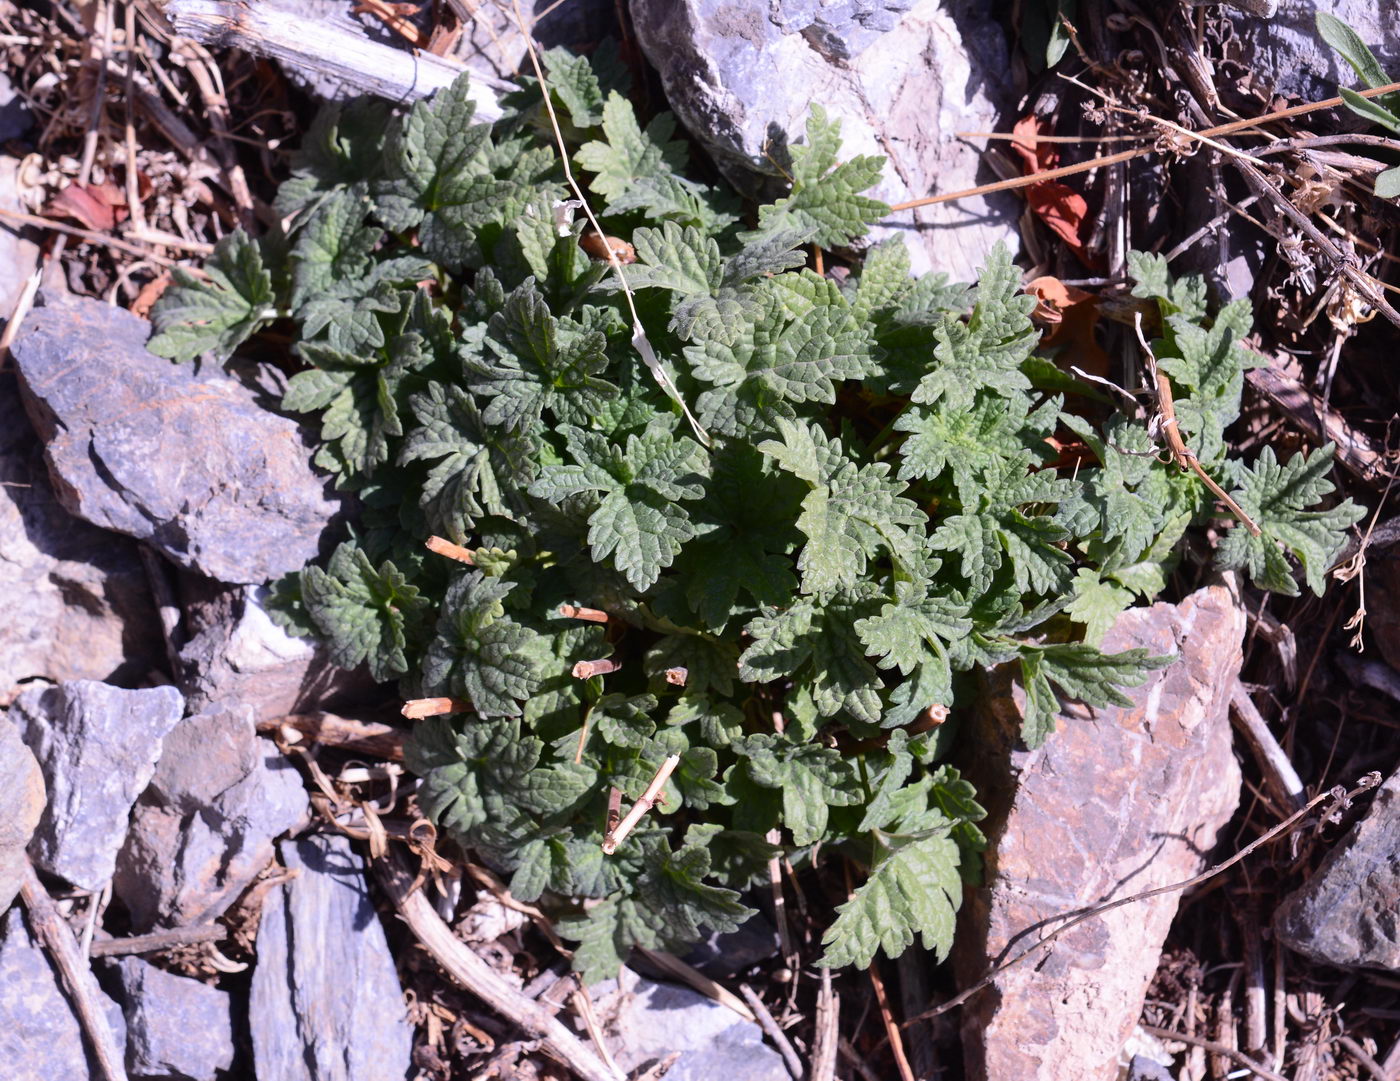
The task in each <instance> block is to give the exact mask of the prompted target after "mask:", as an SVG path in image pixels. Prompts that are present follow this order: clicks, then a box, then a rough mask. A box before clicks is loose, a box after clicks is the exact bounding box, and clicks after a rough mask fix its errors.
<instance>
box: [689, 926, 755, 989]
mask: <svg viewBox="0 0 1400 1081" xmlns="http://www.w3.org/2000/svg"><path fill="white" fill-rule="evenodd" d="M777 953H778V929H777V928H776V927H774V926H773V924H772V922H771V921H770V920H769V919H768V917H767V916H765V915H764V914H763V913H762V912H755V913H754V914H753V915H752V916H750V917H749V918H748V919H747V920H745V921H744V923H743V924H742V925H741V926H740V927H739V929H738V930H737V931H723V932H720V931H712V932H710V935H709V937H707V938H706V939H705V940H704V941H702V942H697V943H696V944H695V946H694V947H693V948H692V949H691V951H690V952H689V953H688V954H686V955H685V958H684V960H685V962H686V964H689V965H693V966H694V967H695V968H698V969H699V970H700V971H701V972H703V973H705V975H706V976H709V977H710V978H711V979H715V980H727V979H729V978H731V977H733V976H737V975H738V974H739V973H740V972H743V971H744V969H746V968H748V967H750V966H751V965H756V964H758V963H759V962H760V961H766V960H768V958H770V957H775V956H777Z"/></svg>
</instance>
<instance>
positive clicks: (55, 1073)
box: [0, 905, 126, 1081]
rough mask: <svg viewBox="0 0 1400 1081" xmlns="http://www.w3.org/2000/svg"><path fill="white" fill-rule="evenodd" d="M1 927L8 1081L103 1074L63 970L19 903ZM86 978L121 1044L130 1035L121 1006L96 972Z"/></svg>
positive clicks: (1, 1033) (2, 1055)
mask: <svg viewBox="0 0 1400 1081" xmlns="http://www.w3.org/2000/svg"><path fill="white" fill-rule="evenodd" d="M0 928H3V936H4V937H3V938H0V1062H3V1063H4V1064H5V1065H4V1073H5V1078H6V1081H59V1079H60V1078H63V1079H67V1078H74V1079H78V1078H88V1077H100V1076H101V1074H100V1073H99V1072H98V1070H97V1065H96V1063H95V1062H94V1061H93V1060H92V1059H91V1058H90V1057H89V1055H88V1052H87V1041H86V1040H85V1039H84V1037H83V1034H82V1029H81V1028H80V1027H79V1025H78V1018H77V1015H76V1014H74V1013H73V1007H72V1005H71V1004H70V1002H69V999H68V996H67V995H65V994H64V992H63V990H62V988H61V986H60V985H59V978H58V973H57V972H56V971H55V969H54V968H53V965H52V964H50V962H49V959H48V956H47V955H46V954H45V953H44V950H43V949H42V948H41V947H40V946H39V945H38V943H36V942H35V941H34V940H33V939H32V938H31V937H30V934H29V928H28V926H27V925H26V923H25V918H24V916H23V915H22V914H21V912H20V908H19V906H18V905H16V906H15V907H14V908H12V909H10V912H9V915H7V916H4V917H0ZM84 978H85V979H87V980H88V981H90V984H91V986H90V987H89V988H88V991H89V992H90V994H91V996H92V1001H94V1002H96V1003H98V1004H99V1006H100V1008H101V1009H102V1010H103V1011H104V1012H105V1013H106V1014H107V1019H108V1022H109V1023H110V1024H111V1026H112V1031H113V1032H114V1033H115V1034H116V1037H117V1042H118V1045H120V1044H121V1043H123V1042H124V1041H125V1038H126V1037H125V1030H126V1023H125V1021H123V1019H122V1011H121V1007H119V1006H118V1005H117V1004H116V1003H115V1002H113V1001H112V1000H111V999H109V998H108V997H107V996H106V995H104V994H103V993H102V991H101V989H99V988H98V986H97V981H96V980H95V979H93V978H92V976H90V975H88V974H86V973H85V974H84Z"/></svg>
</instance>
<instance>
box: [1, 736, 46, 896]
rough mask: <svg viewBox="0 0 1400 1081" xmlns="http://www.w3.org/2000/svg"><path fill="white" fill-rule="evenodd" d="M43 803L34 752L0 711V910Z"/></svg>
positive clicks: (14, 884) (19, 875) (19, 873)
mask: <svg viewBox="0 0 1400 1081" xmlns="http://www.w3.org/2000/svg"><path fill="white" fill-rule="evenodd" d="M46 802H47V790H46V789H45V787H44V775H43V773H42V772H41V771H40V769H39V763H38V762H36V761H35V760H34V752H32V751H31V750H30V749H29V748H28V747H26V746H25V745H24V740H22V739H20V736H19V729H18V728H16V727H15V726H14V724H13V722H11V721H10V720H9V719H8V718H7V717H6V716H5V715H4V714H3V713H0V912H4V911H5V909H7V908H9V907H10V902H11V901H13V900H14V899H15V895H16V894H17V893H19V887H20V883H22V882H23V881H24V869H25V866H26V865H27V864H28V862H29V857H28V856H27V855H26V854H25V848H26V847H27V846H28V844H29V838H30V837H32V836H34V828H35V827H36V826H37V825H38V824H39V819H40V818H42V817H43V814H44V805H45V803H46Z"/></svg>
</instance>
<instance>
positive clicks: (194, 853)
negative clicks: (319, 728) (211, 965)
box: [112, 706, 307, 934]
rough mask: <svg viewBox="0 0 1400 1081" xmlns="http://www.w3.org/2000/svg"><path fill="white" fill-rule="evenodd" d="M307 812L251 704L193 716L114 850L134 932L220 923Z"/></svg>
mask: <svg viewBox="0 0 1400 1081" xmlns="http://www.w3.org/2000/svg"><path fill="white" fill-rule="evenodd" d="M306 813H307V801H306V789H305V787H304V786H303V785H302V780H301V775H300V774H299V773H298V772H297V771H296V767H294V766H293V765H292V764H291V763H290V762H288V761H287V759H286V758H285V757H284V756H283V755H282V754H281V753H280V752H279V751H278V750H277V747H276V745H275V744H274V743H273V742H272V741H271V740H267V739H262V738H260V737H257V736H255V735H254V732H253V717H252V710H251V708H250V707H248V706H239V707H228V708H227V709H222V710H215V711H213V712H210V713H205V714H200V715H198V716H195V717H189V718H186V719H185V720H184V721H183V722H181V724H180V725H179V727H177V728H176V729H175V731H174V732H172V733H171V734H170V735H169V736H168V737H167V738H166V749H165V752H164V753H163V754H162V755H161V759H160V763H159V765H158V766H157V767H156V772H155V776H154V777H153V778H152V779H151V784H150V787H149V788H147V789H146V791H145V792H144V793H143V794H142V796H141V799H140V801H139V802H138V803H137V805H136V810H135V813H134V814H133V815H132V816H131V828H130V830H129V831H128V833H127V836H126V843H125V844H124V845H123V846H122V850H121V852H120V853H119V854H118V856H117V868H116V874H115V876H114V878H113V880H112V888H113V891H114V892H115V894H116V895H117V897H119V898H120V899H121V901H122V902H123V904H125V905H126V909H127V912H128V914H129V915H130V917H131V924H132V928H133V929H134V930H135V931H136V932H137V933H138V934H139V933H143V932H145V931H149V930H152V929H153V928H157V927H182V926H185V925H188V924H193V923H208V922H209V921H210V920H213V919H216V918H217V917H218V916H220V915H222V914H223V913H224V911H225V910H226V909H227V908H228V906H229V905H230V904H232V903H233V902H234V901H235V900H236V899H237V898H238V896H239V894H241V893H242V892H243V891H244V890H245V889H246V888H247V887H248V885H249V884H250V883H251V882H252V881H253V879H254V878H256V877H257V876H258V874H260V873H261V872H262V871H263V870H264V869H265V868H266V867H267V865H268V864H269V863H270V862H272V858H273V854H274V853H273V842H274V840H275V839H276V838H277V837H279V836H280V835H281V834H283V833H286V832H287V831H288V830H290V829H292V828H294V827H296V826H298V825H300V824H301V822H302V821H303V819H304V818H305V817H306Z"/></svg>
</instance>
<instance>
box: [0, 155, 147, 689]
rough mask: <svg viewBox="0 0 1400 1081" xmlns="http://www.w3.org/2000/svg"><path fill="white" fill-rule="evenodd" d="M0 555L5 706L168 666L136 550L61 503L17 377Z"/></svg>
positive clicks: (6, 434)
mask: <svg viewBox="0 0 1400 1081" xmlns="http://www.w3.org/2000/svg"><path fill="white" fill-rule="evenodd" d="M0 165H3V161H2V160H0ZM4 236H5V234H4V233H3V232H0V267H3V266H4V265H5V263H4V259H5V257H4V250H3V249H4V241H3V238H4ZM0 273H3V271H0ZM0 292H3V290H2V289H0ZM0 303H3V300H2V299H0ZM0 310H5V311H7V310H8V309H3V308H0ZM0 552H3V553H4V555H3V557H2V558H0V597H3V598H5V601H4V610H5V618H4V619H2V620H0V703H4V702H8V701H9V700H10V699H12V698H13V697H14V695H15V694H18V693H19V690H18V686H19V683H20V681H22V680H32V679H35V678H42V679H47V680H50V681H52V682H54V683H61V682H63V681H64V680H71V679H99V680H105V681H107V682H111V683H117V684H120V685H130V684H133V683H135V682H137V681H139V680H142V679H144V678H145V676H146V675H147V674H148V673H149V672H150V671H151V669H152V668H156V667H160V666H163V665H164V664H165V645H164V642H163V641H162V639H161V633H160V623H159V621H158V617H157V615H156V609H155V605H154V603H153V602H152V600H151V593H150V588H149V586H148V585H147V582H146V575H145V571H144V569H143V568H142V566H141V561H140V558H139V557H138V555H137V552H136V545H135V543H134V542H133V541H131V540H128V539H127V538H126V537H117V536H113V535H112V534H111V533H108V532H107V531H106V530H103V529H97V528H96V527H94V526H91V525H88V523H86V522H84V521H82V520H80V519H78V518H74V517H73V516H72V515H71V514H69V513H68V512H67V511H66V510H64V509H63V508H62V507H61V506H60V505H59V503H58V500H57V499H56V498H55V497H54V493H53V489H52V487H51V486H50V485H49V477H48V470H47V469H46V468H45V467H44V458H43V448H42V446H41V445H40V443H39V440H38V438H37V437H36V436H35V435H34V431H33V429H32V428H31V427H30V426H29V421H28V420H27V419H26V418H25V415H24V409H23V407H22V406H21V405H20V401H19V390H18V388H17V386H16V380H15V377H14V375H13V374H11V373H5V374H0Z"/></svg>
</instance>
